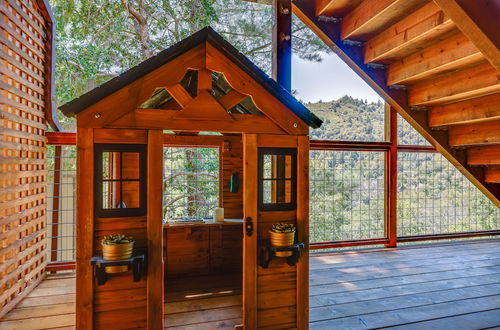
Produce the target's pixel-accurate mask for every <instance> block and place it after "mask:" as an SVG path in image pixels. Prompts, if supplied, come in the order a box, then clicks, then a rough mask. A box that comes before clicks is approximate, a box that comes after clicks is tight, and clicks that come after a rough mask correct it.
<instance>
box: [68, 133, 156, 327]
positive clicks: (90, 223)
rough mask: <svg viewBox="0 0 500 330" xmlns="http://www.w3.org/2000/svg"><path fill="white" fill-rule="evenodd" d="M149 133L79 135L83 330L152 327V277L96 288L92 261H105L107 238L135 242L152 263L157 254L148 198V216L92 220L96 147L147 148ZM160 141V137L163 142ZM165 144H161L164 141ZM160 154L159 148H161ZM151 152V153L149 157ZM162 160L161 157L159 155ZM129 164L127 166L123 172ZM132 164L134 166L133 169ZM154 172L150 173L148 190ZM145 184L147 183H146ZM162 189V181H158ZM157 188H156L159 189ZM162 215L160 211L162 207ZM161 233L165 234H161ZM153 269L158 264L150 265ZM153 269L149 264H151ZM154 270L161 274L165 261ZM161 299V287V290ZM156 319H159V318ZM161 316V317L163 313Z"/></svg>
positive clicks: (116, 278) (124, 277) (112, 280)
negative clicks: (120, 237) (115, 236)
mask: <svg viewBox="0 0 500 330" xmlns="http://www.w3.org/2000/svg"><path fill="white" fill-rule="evenodd" d="M149 135H151V131H147V130H134V129H128V130H109V129H82V128H79V130H78V136H77V138H78V150H79V153H78V157H79V161H78V190H79V192H78V198H79V200H78V209H77V212H78V227H77V230H78V247H77V310H78V311H81V312H79V313H77V325H78V327H80V328H82V329H89V328H92V327H93V328H95V329H109V328H125V327H133V328H145V327H146V326H147V322H148V286H149V285H151V284H152V283H150V282H148V280H151V276H150V274H151V273H152V272H151V271H150V269H149V268H148V275H144V274H143V276H142V277H141V280H140V281H138V282H134V281H133V279H132V272H131V271H128V272H125V273H120V274H111V275H109V276H108V280H107V282H106V283H105V284H104V285H97V282H96V279H95V276H94V274H93V270H92V267H91V265H90V262H89V261H90V258H91V257H92V256H96V255H102V247H101V240H102V239H103V238H104V236H106V235H110V234H113V233H120V234H124V235H127V236H132V237H133V238H134V240H135V244H134V249H135V250H148V252H150V253H148V258H149V259H154V257H153V254H154V252H152V251H150V247H149V246H148V242H149V239H148V235H149V234H150V229H151V228H148V226H150V225H151V223H152V221H148V219H149V218H150V217H151V216H150V208H151V207H150V205H149V200H150V198H149V194H148V201H147V203H148V213H147V215H143V216H134V217H112V218H104V217H95V216H94V205H93V203H94V196H93V191H94V190H93V189H94V187H93V185H94V180H93V178H94V173H93V172H94V165H93V163H94V159H93V158H94V157H93V154H94V144H95V143H119V144H148V146H150V145H151V143H149V142H148V141H149V140H148V139H149V138H150V137H149ZM160 138H161V136H160ZM160 143H161V141H160ZM160 148H161V144H160ZM149 154H150V151H149V150H148V155H149ZM160 155H161V153H160ZM148 163H149V161H148ZM125 164H126V163H125V162H124V163H123V166H126V165H125ZM129 164H130V163H129ZM128 171H130V172H134V173H135V172H138V170H137V169H131V168H127V167H125V168H123V172H124V173H126V172H128ZM150 172H151V171H150V169H149V168H148V171H147V176H148V178H147V180H148V189H149V175H150ZM142 179H143V180H146V178H142ZM158 182H159V183H158V186H159V187H160V189H161V180H160V181H158ZM157 188H158V187H157ZM158 208H159V211H160V214H161V205H159V207H158ZM160 231H161V229H160ZM150 262H151V263H154V260H153V261H151V260H150ZM148 265H149V263H148ZM155 267H157V268H160V269H161V268H162V266H161V259H160V261H159V262H158V265H156V266H155ZM159 291H160V294H161V285H160V288H159ZM157 314H158V313H157ZM160 314H161V313H160Z"/></svg>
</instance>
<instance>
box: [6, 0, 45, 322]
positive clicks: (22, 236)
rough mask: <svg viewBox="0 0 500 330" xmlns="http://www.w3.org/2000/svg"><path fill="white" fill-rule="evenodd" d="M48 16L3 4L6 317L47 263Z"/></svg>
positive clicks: (29, 1) (31, 5)
mask: <svg viewBox="0 0 500 330" xmlns="http://www.w3.org/2000/svg"><path fill="white" fill-rule="evenodd" d="M44 13H45V12H43V11H42V10H41V9H40V8H39V7H38V5H37V2H35V1H33V0H22V1H16V0H2V1H1V3H0V18H1V19H0V43H1V47H2V50H1V52H0V60H1V62H0V74H1V79H0V169H1V172H0V182H1V190H0V317H1V316H2V315H3V314H5V313H6V312H7V311H9V310H10V309H11V308H12V307H13V306H14V305H15V304H16V303H17V302H18V301H19V300H21V299H22V298H23V297H24V296H25V295H26V294H27V293H28V292H29V291H31V289H33V288H34V287H35V286H36V285H37V284H38V282H39V281H40V280H41V279H42V278H43V275H44V267H45V265H46V262H47V254H46V253H44V251H45V249H46V228H45V227H46V224H45V221H46V205H45V204H46V200H45V198H46V196H45V194H46V191H45V190H46V170H45V166H46V165H45V163H46V160H45V157H46V148H45V141H46V140H45V137H44V132H45V130H46V123H45V114H44V111H45V105H46V101H47V100H46V99H47V98H50V95H47V93H46V92H45V91H46V88H47V86H48V85H47V84H50V83H49V82H48V81H47V76H48V73H47V70H46V69H45V68H46V65H47V63H48V62H49V64H50V55H49V56H47V54H49V48H50V47H48V46H47V45H48V42H50V40H49V41H48V40H47V39H48V35H47V33H46V31H47V26H48V22H47V20H46V19H45V17H44V16H43V15H44ZM49 86H50V85H49ZM47 89H48V90H50V88H47Z"/></svg>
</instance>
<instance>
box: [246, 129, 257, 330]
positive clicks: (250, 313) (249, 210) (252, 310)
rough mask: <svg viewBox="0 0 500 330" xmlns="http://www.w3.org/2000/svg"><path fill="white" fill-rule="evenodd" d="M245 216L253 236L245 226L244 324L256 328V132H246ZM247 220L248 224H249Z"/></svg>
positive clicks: (248, 327) (249, 327)
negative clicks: (251, 227)
mask: <svg viewBox="0 0 500 330" xmlns="http://www.w3.org/2000/svg"><path fill="white" fill-rule="evenodd" d="M243 209H244V212H243V216H244V221H245V222H247V221H248V220H249V219H251V221H252V224H253V233H252V235H250V236H249V235H247V233H246V230H245V226H244V229H243V235H244V239H243V323H244V325H245V329H257V236H258V230H257V222H258V214H257V135H256V134H243ZM246 224H247V223H245V225H246Z"/></svg>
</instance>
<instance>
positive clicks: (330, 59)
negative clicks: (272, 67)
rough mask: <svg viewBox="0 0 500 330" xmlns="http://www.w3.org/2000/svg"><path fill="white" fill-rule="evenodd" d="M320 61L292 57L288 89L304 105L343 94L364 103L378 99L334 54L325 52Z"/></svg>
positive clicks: (332, 98) (324, 100) (336, 97)
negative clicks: (294, 92) (304, 103)
mask: <svg viewBox="0 0 500 330" xmlns="http://www.w3.org/2000/svg"><path fill="white" fill-rule="evenodd" d="M322 58H323V61H322V62H319V63H318V62H311V61H305V60H302V59H300V58H299V57H298V56H292V89H294V90H296V91H297V92H298V94H296V95H295V97H296V98H298V99H300V100H302V101H304V102H306V103H307V102H317V101H319V100H322V101H323V102H326V101H331V100H336V99H338V98H340V97H342V96H344V95H349V96H352V97H355V98H358V99H363V100H364V99H367V100H368V102H377V101H378V100H382V98H381V97H380V96H379V95H378V94H377V93H376V92H375V91H373V89H371V87H369V86H368V85H367V84H366V83H365V82H364V81H363V80H362V79H361V78H359V77H358V75H357V74H356V73H355V72H354V71H353V70H352V69H351V68H349V67H348V66H347V64H345V63H344V62H343V61H342V60H341V59H340V58H339V57H338V56H337V55H335V54H334V53H328V54H327V53H325V54H323V56H322Z"/></svg>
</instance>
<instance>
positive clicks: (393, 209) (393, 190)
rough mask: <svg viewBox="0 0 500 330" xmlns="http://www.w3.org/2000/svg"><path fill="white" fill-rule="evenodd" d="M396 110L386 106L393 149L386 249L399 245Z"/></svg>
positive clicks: (387, 176)
mask: <svg viewBox="0 0 500 330" xmlns="http://www.w3.org/2000/svg"><path fill="white" fill-rule="evenodd" d="M397 119H398V117H397V112H396V110H395V109H394V108H393V107H391V106H389V105H388V104H386V122H387V121H388V123H389V127H388V131H387V130H386V133H388V138H389V141H390V142H391V147H390V149H389V151H388V153H387V156H386V162H385V181H386V189H385V192H386V194H385V196H386V209H385V210H386V212H385V213H386V226H385V230H386V235H387V238H388V239H389V243H388V244H386V245H385V246H386V247H396V245H397V234H398V233H397V219H398V214H397V193H398V183H397V180H398V122H397Z"/></svg>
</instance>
